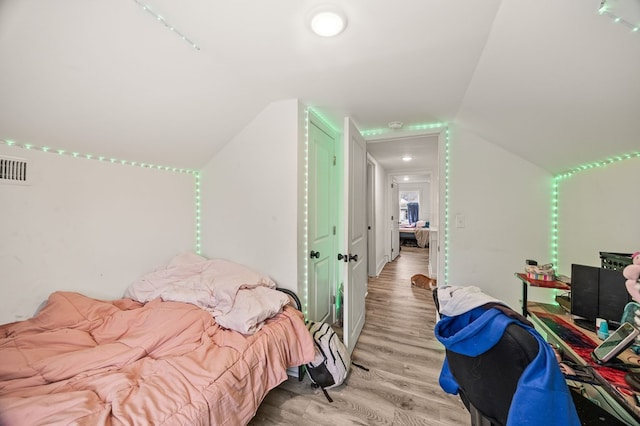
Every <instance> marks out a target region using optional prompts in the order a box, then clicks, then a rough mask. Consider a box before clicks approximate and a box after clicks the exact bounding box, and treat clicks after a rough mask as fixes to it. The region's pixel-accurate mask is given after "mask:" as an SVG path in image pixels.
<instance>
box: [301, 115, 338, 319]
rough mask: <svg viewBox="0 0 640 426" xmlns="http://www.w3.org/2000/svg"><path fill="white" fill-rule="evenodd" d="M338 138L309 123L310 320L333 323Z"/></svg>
mask: <svg viewBox="0 0 640 426" xmlns="http://www.w3.org/2000/svg"><path fill="white" fill-rule="evenodd" d="M334 169H335V138H334V137H333V136H332V135H331V134H330V132H329V131H327V130H326V129H323V128H322V125H319V124H316V123H314V122H313V121H311V122H310V123H309V210H308V211H309V217H308V231H307V232H308V241H309V252H308V253H307V262H308V264H307V266H308V271H309V275H308V280H309V286H308V294H307V309H308V313H307V314H308V319H309V320H311V321H327V322H331V318H330V315H331V309H332V305H331V294H332V291H331V285H332V282H333V279H332V277H333V276H334V269H333V268H334V265H335V262H334V260H333V259H334V258H335V257H334V256H335V254H334V253H335V247H334V245H335V238H336V237H335V226H334V223H335V219H334V216H335V204H334V200H335V193H333V192H332V191H333V187H334V185H333V175H334Z"/></svg>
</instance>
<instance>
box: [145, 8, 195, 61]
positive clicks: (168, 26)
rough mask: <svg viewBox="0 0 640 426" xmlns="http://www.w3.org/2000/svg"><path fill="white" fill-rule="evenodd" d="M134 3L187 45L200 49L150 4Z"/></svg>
mask: <svg viewBox="0 0 640 426" xmlns="http://www.w3.org/2000/svg"><path fill="white" fill-rule="evenodd" d="M133 1H134V3H136V4H137V5H138V6H140V8H141V9H142V10H144V11H145V12H147V13H148V14H149V15H151V16H153V18H154V19H155V20H156V21H158V22H160V23H161V24H162V25H164V27H165V28H166V29H168V30H169V31H171V32H172V33H174V34H175V35H177V36H178V37H180V38H181V39H182V40H183V41H184V42H185V43H187V44H188V45H189V46H191V47H193V48H194V49H196V50H200V46H198V45H197V44H195V43H194V42H193V41H191V40H190V39H189V38H188V37H187V36H185V35H184V34H183V33H182V32H180V31H179V30H178V29H177V28H176V27H174V26H173V25H171V24H169V22H167V20H166V19H165V18H164V17H163V16H162V15H160V14H159V13H156V12H155V11H154V10H153V9H152V8H151V6H149V5H148V4H146V3H143V2H142V1H140V0H133Z"/></svg>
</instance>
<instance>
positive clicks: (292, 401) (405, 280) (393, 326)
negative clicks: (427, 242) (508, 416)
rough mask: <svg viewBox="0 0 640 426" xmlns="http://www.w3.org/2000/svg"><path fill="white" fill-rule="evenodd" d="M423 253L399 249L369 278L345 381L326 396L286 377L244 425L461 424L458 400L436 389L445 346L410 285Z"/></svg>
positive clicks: (424, 299)
mask: <svg viewBox="0 0 640 426" xmlns="http://www.w3.org/2000/svg"><path fill="white" fill-rule="evenodd" d="M428 253H429V250H428V249H422V248H413V247H403V248H402V251H401V252H400V255H399V256H398V257H397V258H396V260H395V261H394V262H391V263H388V264H387V265H386V266H385V268H384V269H383V271H382V273H381V274H380V276H378V277H376V278H370V279H369V284H368V290H369V294H368V296H367V300H366V309H367V311H366V322H365V325H364V328H363V330H362V334H361V335H360V338H359V340H358V343H357V345H356V347H355V349H354V352H353V360H354V361H355V362H357V363H359V364H362V365H364V366H366V367H368V368H369V369H370V371H368V372H367V371H363V370H360V369H358V368H352V369H351V373H350V375H349V378H348V379H347V381H346V384H344V385H342V386H340V387H338V388H335V389H330V390H329V391H328V392H329V394H330V395H331V397H332V398H333V400H334V402H333V403H329V402H328V401H327V400H326V399H325V397H324V395H323V394H322V392H321V391H319V390H316V389H312V388H311V385H310V381H309V379H308V378H307V377H305V379H304V380H303V381H302V382H301V383H300V382H298V380H297V379H294V378H290V379H289V380H287V381H286V382H285V383H283V384H282V385H280V386H279V387H278V388H276V389H274V390H273V391H271V392H270V393H269V395H267V397H266V398H265V400H264V402H263V403H262V405H261V406H260V409H259V410H258V413H257V414H256V417H255V418H254V419H253V420H252V421H251V423H250V424H251V425H283V424H291V425H299V424H309V425H434V426H436V425H440V426H449V425H467V424H469V423H470V420H469V414H468V412H467V411H466V409H465V408H464V406H463V405H462V402H461V401H460V400H459V398H458V397H454V396H451V395H447V394H445V393H444V392H443V391H442V389H441V388H440V386H439V384H438V376H439V374H440V368H441V366H442V360H443V358H444V349H443V348H442V346H441V345H440V343H439V342H438V341H437V340H435V338H434V336H433V327H434V325H435V308H434V304H433V299H432V296H431V291H430V290H426V289H422V288H417V287H412V286H411V281H410V279H411V276H412V275H414V274H418V273H422V274H426V271H427V260H428Z"/></svg>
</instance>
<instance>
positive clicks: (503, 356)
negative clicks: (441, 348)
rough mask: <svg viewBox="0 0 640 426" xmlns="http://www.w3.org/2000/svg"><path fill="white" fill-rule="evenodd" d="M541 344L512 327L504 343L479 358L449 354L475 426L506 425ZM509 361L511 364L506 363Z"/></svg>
mask: <svg viewBox="0 0 640 426" xmlns="http://www.w3.org/2000/svg"><path fill="white" fill-rule="evenodd" d="M538 351H539V347H538V342H537V341H536V339H535V338H534V337H533V336H532V335H531V334H529V333H528V332H527V331H526V330H525V329H524V328H522V327H520V326H518V325H516V324H511V325H509V326H508V327H507V329H506V330H505V333H504V335H503V336H502V338H501V339H500V341H499V342H498V343H497V344H496V345H495V346H494V347H493V348H491V349H490V350H489V351H487V352H485V353H484V354H482V355H480V356H477V357H470V356H466V355H461V354H458V353H455V352H453V351H450V350H447V351H446V353H447V360H448V361H449V368H450V370H451V373H452V374H453V377H455V379H456V381H457V382H458V385H459V386H460V391H459V394H460V398H461V399H462V402H463V403H464V405H465V406H466V407H467V409H468V410H469V413H470V414H471V424H472V425H474V426H494V425H506V424H507V415H508V414H509V407H510V406H511V400H512V399H513V395H514V393H515V391H516V387H517V386H518V380H519V379H520V376H521V375H522V372H523V371H524V370H525V368H527V366H528V365H529V363H530V362H531V361H532V360H533V359H534V358H535V357H536V356H537V354H538ZM506 360H508V362H505V361H506Z"/></svg>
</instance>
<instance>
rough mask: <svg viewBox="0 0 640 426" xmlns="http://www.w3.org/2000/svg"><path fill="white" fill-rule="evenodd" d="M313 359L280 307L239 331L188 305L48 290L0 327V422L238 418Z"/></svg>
mask: <svg viewBox="0 0 640 426" xmlns="http://www.w3.org/2000/svg"><path fill="white" fill-rule="evenodd" d="M313 356H314V348H313V342H312V340H311V336H310V335H309V333H308V331H307V329H306V327H305V325H304V322H303V319H302V314H301V313H300V312H299V311H297V310H295V309H293V308H292V307H290V306H286V307H285V308H284V310H283V311H282V312H280V313H279V314H277V315H276V316H275V317H273V318H270V319H267V320H266V323H265V325H264V327H263V328H262V329H261V330H260V331H259V332H258V333H255V334H252V335H243V334H240V333H237V332H234V331H231V330H227V329H225V328H223V327H221V326H220V325H219V324H217V323H216V321H215V320H214V319H213V317H212V316H211V315H210V314H209V313H208V312H206V311H204V310H202V309H200V308H199V307H197V306H194V305H192V304H187V303H179V302H170V301H162V300H161V299H158V298H156V299H154V300H152V301H150V302H148V303H146V304H141V303H138V302H135V301H132V300H129V299H121V300H116V301H110V302H107V301H100V300H95V299H91V298H88V297H86V296H83V295H80V294H78V293H70V292H56V293H53V294H51V296H50V297H49V300H48V302H47V304H46V305H45V306H44V308H43V309H42V310H41V311H40V312H39V313H38V314H37V315H36V316H35V317H33V318H31V319H28V320H25V321H20V322H15V323H11V324H6V325H2V326H0V424H6V425H43V424H47V425H51V424H65V425H66V424H90V425H107V424H189V425H200V424H203V425H204V424H207V425H209V424H217V425H240V424H246V423H247V422H248V421H249V419H251V418H252V417H253V416H254V415H255V412H256V410H257V408H258V405H259V404H260V402H261V401H262V399H263V398H264V396H265V395H266V393H267V392H268V391H269V390H270V389H272V388H273V387H275V386H277V385H278V384H279V383H281V382H283V381H284V380H286V378H287V374H286V369H287V367H292V366H297V365H301V364H304V363H306V362H309V361H311V360H312V359H313Z"/></svg>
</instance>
